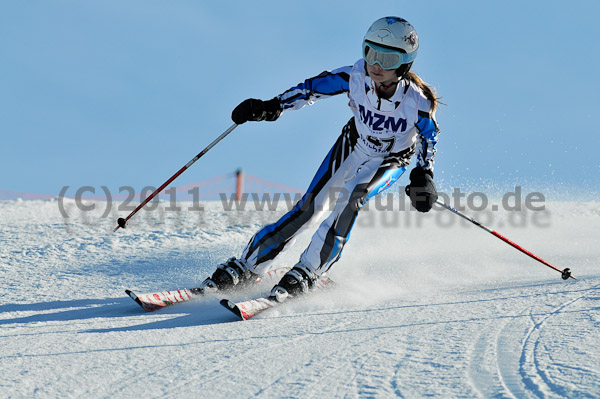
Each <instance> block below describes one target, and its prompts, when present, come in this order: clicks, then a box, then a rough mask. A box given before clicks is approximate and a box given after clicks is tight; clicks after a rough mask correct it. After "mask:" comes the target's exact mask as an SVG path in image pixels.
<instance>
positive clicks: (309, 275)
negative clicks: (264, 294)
mask: <svg viewBox="0 0 600 399" xmlns="http://www.w3.org/2000/svg"><path fill="white" fill-rule="evenodd" d="M318 278H319V276H317V274H316V273H315V272H314V271H313V270H312V269H311V268H310V267H308V266H305V265H303V264H302V263H297V264H296V265H295V266H294V267H293V268H292V269H291V270H290V271H288V272H287V273H286V274H284V275H283V277H282V278H281V280H280V281H279V283H277V285H276V286H275V287H273V289H272V290H271V297H272V298H274V299H275V300H276V301H277V302H283V301H285V300H286V299H287V298H288V297H290V298H292V297H296V296H300V295H303V294H306V293H307V292H308V291H309V290H310V289H312V288H313V287H314V286H315V284H316V282H317V279H318Z"/></svg>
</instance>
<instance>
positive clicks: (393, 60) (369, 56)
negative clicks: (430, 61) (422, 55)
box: [363, 42, 416, 69]
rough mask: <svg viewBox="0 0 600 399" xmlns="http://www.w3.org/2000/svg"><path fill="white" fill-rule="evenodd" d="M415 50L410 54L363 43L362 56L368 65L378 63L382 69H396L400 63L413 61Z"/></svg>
mask: <svg viewBox="0 0 600 399" xmlns="http://www.w3.org/2000/svg"><path fill="white" fill-rule="evenodd" d="M415 57H416V51H415V52H413V53H411V54H406V53H401V52H400V51H397V50H392V49H387V48H385V47H381V46H377V45H375V44H373V43H368V42H364V43H363V58H364V59H365V61H366V62H367V63H368V64H369V65H375V64H379V66H381V67H382V68H383V69H396V68H398V67H400V65H402V64H406V63H409V62H411V61H413V60H414V59H415Z"/></svg>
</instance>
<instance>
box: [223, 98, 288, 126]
mask: <svg viewBox="0 0 600 399" xmlns="http://www.w3.org/2000/svg"><path fill="white" fill-rule="evenodd" d="M281 112H282V110H281V104H280V103H279V99H278V98H277V97H275V98H273V99H271V100H269V101H263V100H258V99H256V98H249V99H247V100H244V101H242V102H241V103H240V105H238V106H237V107H235V109H234V110H233V112H232V113H231V119H233V121H234V122H235V123H237V124H238V125H241V124H242V123H245V122H248V121H256V122H259V121H269V122H273V121H274V120H276V119H277V118H279V115H281Z"/></svg>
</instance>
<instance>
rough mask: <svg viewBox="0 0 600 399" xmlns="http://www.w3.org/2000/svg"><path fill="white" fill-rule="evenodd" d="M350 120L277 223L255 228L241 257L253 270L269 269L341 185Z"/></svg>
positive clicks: (349, 140)
mask: <svg viewBox="0 0 600 399" xmlns="http://www.w3.org/2000/svg"><path fill="white" fill-rule="evenodd" d="M352 140H353V138H352V137H351V129H350V123H349V124H347V125H346V126H345V127H344V129H343V130H342V134H341V135H340V137H339V138H338V140H337V141H336V143H335V144H334V145H333V147H332V148H331V150H330V151H329V153H328V154H327V156H326V157H325V160H324V161H323V163H322V164H321V166H320V167H319V169H318V171H317V173H316V175H315V177H314V178H313V180H312V182H311V184H310V186H309V188H308V190H307V191H306V193H305V194H304V196H303V197H302V199H301V200H300V201H298V203H297V204H296V205H295V206H294V207H293V209H292V210H290V211H289V212H288V213H286V214H285V215H283V216H282V217H281V218H280V219H279V220H278V221H277V222H275V223H273V224H270V225H267V226H265V227H263V228H262V229H261V230H259V231H258V232H257V233H256V234H255V235H254V236H253V237H252V239H251V240H250V242H249V243H248V245H247V246H246V248H245V249H244V251H243V254H242V259H243V260H244V261H245V263H246V265H247V266H248V267H249V268H250V270H252V271H253V272H254V273H257V274H263V273H266V272H267V271H269V270H270V268H271V265H272V263H273V261H274V260H275V257H276V256H277V255H279V254H280V253H281V252H282V251H284V250H285V249H286V247H287V246H288V244H289V243H290V242H292V241H293V239H294V237H296V236H297V235H298V234H299V233H300V232H301V231H303V230H304V229H305V228H306V227H308V226H309V225H310V224H311V222H314V221H316V220H319V219H320V218H322V217H323V215H324V212H325V211H326V210H327V208H328V207H329V206H328V204H329V202H330V200H331V191H335V187H340V186H342V185H343V182H344V177H345V175H346V170H347V162H348V159H349V156H350V154H351V153H352V149H353V147H354V146H353V144H352Z"/></svg>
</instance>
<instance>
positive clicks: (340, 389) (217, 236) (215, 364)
mask: <svg viewBox="0 0 600 399" xmlns="http://www.w3.org/2000/svg"><path fill="white" fill-rule="evenodd" d="M57 205H58V204H57V202H56V201H3V202H0V237H1V238H2V240H1V242H2V246H1V247H0V295H1V296H2V300H3V301H2V305H0V340H1V342H2V345H1V348H2V349H1V350H0V371H1V372H2V375H3V376H4V377H3V379H1V380H0V392H2V395H0V396H2V397H8V398H64V397H83V396H88V397H95V398H96V397H98V398H109V397H110V398H121V397H123V398H124V397H132V396H142V397H147V398H159V397H161V398H179V397H182V396H185V397H198V398H203V397H211V398H215V399H216V398H232V397H235V398H237V397H242V398H243V397H259V398H277V397H286V398H288V397H289V398H323V397H327V398H330V397H331V398H390V397H399V398H423V397H440V398H450V397H451V398H478V397H481V398H598V397H600V366H599V364H600V350H599V349H598V344H597V343H598V342H600V272H599V270H598V265H597V261H598V258H599V255H600V248H599V247H598V231H599V228H600V204H597V203H577V202H553V203H548V204H546V205H547V208H548V210H549V212H550V215H551V219H550V221H551V226H549V227H547V228H542V227H536V226H531V225H527V226H518V225H517V226H515V225H514V223H513V224H511V223H509V222H510V220H511V219H510V217H512V216H511V215H509V214H503V213H501V212H500V213H499V214H498V215H496V216H497V218H498V219H496V220H495V221H494V222H495V223H496V225H495V226H493V227H495V228H497V230H498V231H499V232H501V233H502V234H505V235H506V236H507V237H509V238H511V239H512V240H513V241H515V242H518V243H520V244H522V245H523V246H524V247H525V248H527V249H529V250H531V251H532V252H534V253H536V254H537V255H539V256H541V257H542V258H544V259H546V260H548V261H550V262H551V263H554V264H556V265H557V266H559V267H561V268H562V267H570V268H571V269H572V270H573V274H574V275H575V276H576V277H577V278H578V280H577V281H575V280H569V281H562V280H561V278H560V275H559V274H558V273H556V272H555V271H552V270H550V269H549V268H547V267H545V266H543V265H541V264H538V263H537V262H535V261H533V260H532V259H530V258H528V257H526V256H524V255H522V254H520V253H518V252H517V251H515V250H514V249H512V248H510V247H509V246H507V245H506V244H504V243H502V242H500V241H499V240H497V239H495V238H494V237H491V236H490V235H489V234H486V233H485V232H482V231H481V230H479V229H477V228H474V227H472V226H468V225H464V224H460V223H459V222H458V221H457V222H456V223H454V224H452V225H451V226H448V222H447V221H448V220H451V219H444V221H445V223H444V224H443V225H440V224H439V223H435V221H436V220H435V218H436V217H438V216H436V215H434V216H429V217H424V218H423V219H416V218H415V217H416V216H415V215H412V216H410V215H409V216H410V217H411V218H412V219H410V220H409V219H404V220H403V222H402V223H401V225H399V226H393V227H390V225H389V219H388V221H387V222H386V223H383V222H381V220H383V219H380V218H382V217H384V216H385V217H388V216H389V215H387V214H386V215H384V214H383V213H376V212H375V211H369V213H368V214H365V215H363V214H361V216H360V217H359V220H358V221H357V223H356V227H355V229H354V230H353V233H352V239H351V240H350V244H349V245H348V247H347V248H346V249H345V250H344V256H343V257H342V259H341V261H340V262H339V263H338V264H336V265H335V266H334V267H333V269H332V271H331V274H330V275H331V277H332V278H333V279H334V280H335V281H336V282H337V283H338V284H337V287H336V288H335V289H333V290H331V291H328V292H323V293H319V294H316V295H314V296H311V297H307V298H304V299H302V300H298V301H297V302H293V303H288V304H285V305H284V306H281V307H277V308H274V309H270V310H268V311H266V312H264V313H262V314H261V315H259V316H257V317H256V318H254V319H252V320H250V321H246V322H237V321H235V317H233V316H232V315H231V314H230V313H229V312H228V311H227V310H226V309H224V308H222V307H221V306H220V305H219V304H218V299H220V298H221V296H210V297H206V298H203V299H201V300H198V301H194V302H191V303H185V304H179V305H176V306H173V307H169V308H166V309H163V310H160V311H157V312H153V313H145V312H143V310H141V308H140V307H139V306H137V305H136V304H135V303H134V302H133V301H132V300H131V299H130V298H128V297H127V296H126V295H125V293H124V289H126V288H130V289H133V290H134V291H136V292H148V291H157V290H172V289H177V288H184V287H192V286H196V285H197V284H198V283H199V282H201V281H202V280H203V279H204V278H205V277H206V275H208V274H209V273H210V272H212V270H213V269H214V267H215V266H216V264H217V263H219V262H222V261H224V260H226V259H227V258H228V257H230V256H234V255H239V252H240V251H241V249H242V248H243V246H244V245H245V243H246V242H247V240H248V239H249V238H250V236H251V235H252V233H253V232H254V231H256V229H257V228H259V227H260V226H261V225H263V224H265V223H268V222H270V221H273V220H276V218H277V217H278V216H279V215H280V214H282V213H283V211H284V210H278V211H274V212H253V211H244V212H229V211H224V210H223V209H222V207H221V204H217V203H212V204H211V203H209V204H206V210H205V211H204V212H202V213H201V214H198V213H194V212H188V213H186V212H180V213H171V214H169V213H168V212H162V213H161V212H158V213H157V214H154V213H152V212H148V213H144V212H141V213H140V214H139V215H136V217H134V218H133V219H132V220H131V223H130V226H129V227H128V228H127V229H125V230H120V231H118V232H116V233H112V231H111V230H112V228H113V227H114V221H115V220H116V217H117V215H116V214H111V215H110V217H109V218H103V217H101V216H102V215H101V214H102V212H101V211H100V210H98V211H97V212H89V213H86V214H81V215H76V214H72V216H71V218H69V219H63V217H62V216H61V214H60V212H59V207H58V206H57ZM66 209H68V210H70V211H71V212H72V211H73V209H74V204H72V203H67V204H66ZM447 213H448V214H449V215H448V216H444V217H448V218H450V217H455V216H453V215H450V213H449V212H447ZM443 215H445V214H443ZM138 216H139V217H138ZM474 216H475V217H477V214H475V215H474ZM484 216H485V215H484ZM488 216H489V215H488ZM526 216H527V215H526ZM529 216H531V215H529ZM529 216H528V217H529ZM407 217H408V216H407ZM440 217H441V216H440ZM513 222H514V220H513ZM422 237H425V239H423V238H422ZM309 238H310V235H307V236H302V237H300V238H299V239H298V245H297V246H296V247H294V248H292V249H291V250H290V251H288V252H286V253H285V254H282V257H281V264H279V265H278V266H285V265H288V266H289V265H292V264H293V263H294V262H295V260H296V259H297V257H298V255H299V253H300V251H301V250H302V248H303V245H304V244H306V242H307V240H308V239H309ZM269 284H270V283H269ZM269 284H263V285H260V286H257V287H254V288H253V289H252V290H251V292H248V293H236V294H235V295H231V296H230V297H231V298H232V299H242V298H250V297H254V296H257V295H260V294H262V293H264V292H266V291H268V289H269V288H270V285H269Z"/></svg>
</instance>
